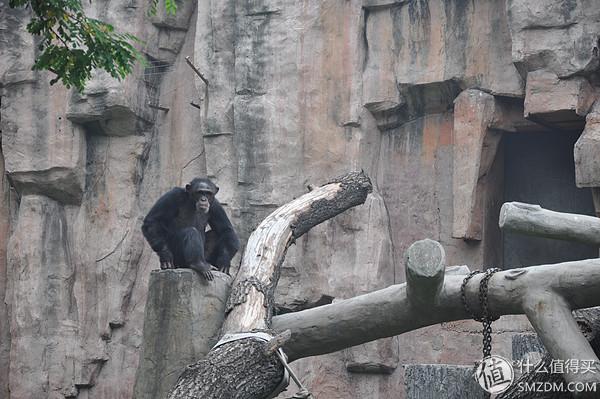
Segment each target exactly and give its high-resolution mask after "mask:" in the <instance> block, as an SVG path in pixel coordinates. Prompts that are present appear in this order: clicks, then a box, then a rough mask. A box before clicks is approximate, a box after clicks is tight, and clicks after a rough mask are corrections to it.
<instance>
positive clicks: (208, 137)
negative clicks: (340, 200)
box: [0, 0, 600, 399]
mask: <svg viewBox="0 0 600 399" xmlns="http://www.w3.org/2000/svg"><path fill="white" fill-rule="evenodd" d="M84 3H85V7H86V8H87V11H88V12H89V13H90V15H92V16H95V17H97V18H101V19H104V20H106V21H108V22H110V23H113V24H114V25H116V26H118V27H119V28H120V29H125V30H126V31H127V32H130V33H133V34H135V35H137V36H138V37H140V38H141V39H142V40H143V43H144V45H143V48H142V50H143V51H144V53H145V54H146V56H147V59H148V63H147V65H145V66H141V65H140V66H138V67H137V69H136V71H135V72H134V73H133V74H132V75H131V76H130V77H128V78H127V79H125V81H123V82H117V81H115V80H113V79H111V78H110V77H108V76H106V75H105V74H103V73H97V74H96V75H95V76H94V78H93V79H92V81H91V82H90V83H89V84H88V86H87V88H86V90H84V92H83V93H75V92H72V91H69V90H67V89H65V88H64V87H61V86H60V85H59V84H57V85H54V86H49V85H48V81H49V80H50V76H49V74H47V73H41V72H32V71H31V70H30V67H31V65H32V63H33V59H34V56H35V54H36V49H35V45H34V42H35V40H34V38H32V37H31V36H30V35H29V34H27V33H26V32H25V30H24V26H25V25H26V23H27V16H28V15H27V10H9V9H8V8H7V0H0V5H1V11H0V50H1V53H2V54H3V56H2V60H1V61H0V96H1V97H0V100H1V102H0V104H1V105H0V126H1V129H2V156H3V157H2V161H3V162H1V166H0V167H1V168H3V169H2V170H3V171H4V172H5V173H3V176H5V178H3V180H2V181H1V182H0V193H1V196H0V296H2V297H3V298H4V302H3V303H0V305H2V306H0V397H8V398H11V399H22V398H45V397H47V398H53V399H54V398H94V399H103V398H106V399H108V398H110V399H119V398H131V397H132V395H133V387H134V378H135V373H136V368H137V365H138V362H139V361H140V352H139V349H140V345H141V336H142V328H143V316H144V306H145V302H146V297H147V290H148V284H149V276H150V271H151V270H152V269H156V268H158V261H157V258H156V256H154V254H153V253H152V251H151V250H150V248H149V247H148V245H147V244H146V243H145V242H144V239H143V237H142V235H141V231H140V223H141V219H142V217H143V216H144V214H145V213H146V212H147V211H148V209H149V208H150V206H151V205H152V204H153V202H154V201H155V200H156V199H157V198H158V197H159V196H160V194H161V193H163V192H164V191H166V190H167V189H169V188H170V187H172V186H175V185H182V184H185V182H187V181H188V180H190V179H191V178H192V177H194V176H197V175H207V176H209V177H210V178H212V179H214V180H215V181H216V182H217V184H218V185H219V186H220V187H221V191H220V192H219V197H220V199H221V202H222V203H223V204H224V205H225V207H226V209H227V211H228V213H229V214H230V215H231V217H232V220H233V222H234V225H235V226H236V228H237V229H238V231H239V232H240V234H241V236H242V238H244V239H245V238H247V237H248V235H249V233H250V232H251V231H252V229H253V228H254V227H255V226H256V225H257V224H258V222H259V221H260V220H261V219H262V218H263V217H264V216H266V215H267V214H268V213H270V212H271V211H272V210H273V209H275V208H276V207H278V206H279V205H281V204H282V203H285V202H287V201H288V200H290V199H291V198H293V197H295V196H298V195H299V194H301V193H303V192H304V191H305V190H306V186H307V184H315V183H317V184H318V183H323V182H325V181H326V180H327V179H328V178H330V177H333V176H336V175H338V174H342V173H344V172H346V171H348V170H350V169H359V168H362V169H364V170H365V171H366V172H367V173H368V174H369V175H370V176H371V177H372V180H373V182H374V185H375V190H374V192H373V194H372V195H371V196H370V197H369V199H368V200H367V203H366V204H365V205H364V206H362V207H360V208H357V209H353V210H351V211H349V212H347V213H345V214H343V215H340V216H339V217H337V218H336V219H334V220H331V221H328V222H327V223H324V224H323V225H321V226H319V227H317V228H315V229H313V230H312V231H310V232H309V233H308V234H307V235H306V236H305V237H304V238H302V239H301V240H299V241H298V243H297V245H296V246H295V247H293V248H292V249H291V250H290V251H289V254H288V258H287V260H286V262H285V263H284V265H283V271H282V279H281V282H280V285H279V288H278V297H277V302H278V308H279V310H280V311H290V310H295V309H301V308H305V307H310V306H317V305H319V304H322V303H327V302H328V301H332V300H335V299H339V298H347V297H351V296H354V295H357V294H360V293H363V292H367V291H370V290H374V289H377V288H381V287H384V286H387V285H390V284H392V283H399V282H402V281H403V279H404V266H403V253H404V250H405V249H406V248H407V247H408V246H409V245H410V244H411V243H412V242H413V241H415V240H418V239H422V238H426V237H429V238H433V239H436V240H439V241H440V242H441V243H442V244H443V245H444V247H445V249H446V253H447V258H448V261H449V264H469V265H470V266H471V268H481V267H482V266H483V265H492V264H494V265H502V264H503V259H502V253H503V251H502V248H501V246H502V239H501V234H500V232H499V230H498V228H497V227H496V226H497V218H498V209H499V205H500V204H501V203H502V201H503V199H504V197H503V195H504V194H503V193H504V188H503V178H504V156H503V151H504V148H503V145H502V137H504V136H505V135H508V134H519V133H522V132H538V133H540V140H543V137H544V136H543V133H544V132H547V131H552V130H561V129H562V130H577V131H579V132H581V131H583V132H584V133H583V135H582V136H581V138H580V140H579V141H578V143H577V144H576V145H575V166H576V175H577V180H576V181H577V184H578V185H579V186H580V187H586V190H588V191H589V188H588V187H591V188H592V191H593V192H594V193H595V199H596V203H597V204H600V200H599V199H598V198H600V195H599V194H598V193H599V192H600V176H599V174H598V173H600V172H599V170H600V168H599V166H598V160H597V156H596V154H598V153H599V151H600V140H599V139H598V137H600V130H598V126H599V125H598V123H597V121H598V117H597V116H598V112H597V111H598V106H597V104H596V106H593V104H594V102H595V100H596V98H597V94H598V86H599V80H598V67H599V62H600V58H599V52H600V50H599V43H598V32H600V24H599V23H598V21H599V20H600V9H599V8H598V7H597V4H596V2H595V0H569V1H558V0H541V1H536V2H530V1H527V0H506V1H495V0H481V1H465V0H450V1H442V0H329V1H312V0H311V1H302V2H284V1H280V0H257V1H235V0H223V1H209V0H199V1H198V2H181V3H180V4H179V8H178V12H177V15H176V16H170V15H166V14H165V13H164V12H163V11H162V9H161V8H160V6H159V9H160V10H161V11H160V12H159V13H158V15H156V16H154V17H147V10H146V7H147V4H146V3H145V2H139V1H136V0H113V1H106V0H98V1H94V2H91V3H89V2H84ZM188 56H189V57H190V60H191V61H192V62H193V63H194V64H195V65H196V66H197V67H198V69H199V70H200V71H201V72H202V73H203V74H204V76H206V78H207V79H208V82H209V83H208V85H205V84H204V82H203V81H202V80H200V79H199V78H198V77H197V76H196V75H195V74H194V72H193V71H192V70H191V68H189V66H188V65H187V64H186V61H185V58H186V57H188ZM190 103H194V104H195V105H196V106H192V105H191V104H190ZM592 110H593V111H592ZM586 121H587V122H586ZM541 189H545V190H551V189H553V188H552V187H543V188H541ZM589 197H590V203H591V201H592V196H591V194H590V195H589ZM597 207H600V205H597ZM558 210H560V209H558ZM596 211H599V210H598V208H597V209H596ZM390 317H393V315H390ZM496 324H497V325H496ZM496 324H495V329H496V331H499V333H498V334H497V335H496V338H495V341H494V342H495V347H496V348H498V351H499V352H500V353H501V354H505V355H506V356H510V353H511V341H510V340H511V337H512V334H513V333H515V332H523V331H527V330H529V329H530V327H529V325H528V323H526V322H524V321H523V320H522V319H521V318H518V317H515V318H503V320H501V321H500V322H498V323H496ZM477 330H478V325H477V323H474V322H459V323H448V324H444V325H441V326H435V327H431V328H427V329H423V330H419V331H415V332H413V333H409V334H405V335H403V336H401V337H396V338H390V339H386V340H382V341H381V342H374V343H370V344H367V345H363V346H361V347H356V348H350V349H348V350H345V351H342V352H340V353H336V354H331V355H327V356H322V357H318V358H310V359H303V360H301V361H299V362H297V363H295V366H294V367H295V368H296V369H298V370H299V371H300V373H301V374H302V376H303V380H304V381H305V382H306V383H307V385H308V386H310V387H311V388H312V390H313V392H314V393H315V394H316V395H317V397H322V398H329V399H335V398H341V397H343V398H358V397H369V398H374V399H377V398H387V397H390V395H392V394H393V395H394V397H399V398H403V397H405V396H406V392H411V389H410V388H409V389H405V388H404V384H405V382H406V384H408V385H409V387H410V383H411V382H410V381H408V380H407V381H405V375H406V376H407V378H408V379H410V378H409V377H410V376H411V375H420V374H419V373H420V372H421V371H422V370H421V369H418V368H417V369H414V368H413V369H411V370H413V371H414V372H411V373H408V374H405V371H404V368H403V365H408V364H419V363H452V364H459V365H461V364H462V365H468V364H472V362H473V361H474V360H475V359H477V358H478V357H479V356H480V354H479V353H480V350H479V347H480V340H481V337H480V336H479V335H478V333H477ZM415 370H416V371H415ZM419 370H421V371H419ZM413 391H414V389H413Z"/></svg>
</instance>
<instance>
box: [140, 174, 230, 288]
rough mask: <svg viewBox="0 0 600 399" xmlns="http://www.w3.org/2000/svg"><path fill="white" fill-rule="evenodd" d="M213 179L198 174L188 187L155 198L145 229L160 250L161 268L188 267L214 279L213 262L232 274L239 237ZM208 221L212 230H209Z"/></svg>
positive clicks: (220, 268) (150, 239)
mask: <svg viewBox="0 0 600 399" xmlns="http://www.w3.org/2000/svg"><path fill="white" fill-rule="evenodd" d="M218 191H219V187H217V186H216V185H215V184H214V183H213V182H212V181H210V180H209V179H205V178H195V179H194V180H192V181H191V182H190V183H189V184H187V185H186V186H185V190H184V189H183V188H180V187H175V188H174V189H172V190H171V191H169V192H167V193H166V194H164V195H163V196H162V197H160V198H159V199H158V201H156V204H154V206H153V207H152V209H150V212H148V215H146V217H145V218H144V223H143V225H142V232H143V233H144V237H146V240H147V241H148V243H149V244H150V246H151V247H152V249H153V250H154V251H155V252H156V253H157V254H158V257H159V258H160V268H161V269H174V268H178V267H186V268H187V267H189V268H192V269H194V270H196V271H198V272H199V273H200V274H201V275H202V276H203V277H204V278H205V279H207V280H212V279H213V274H212V272H211V265H214V266H216V267H217V268H218V270H219V271H222V272H224V273H227V274H229V266H230V263H231V258H233V256H234V255H235V254H236V252H237V251H238V250H239V249H240V241H239V239H238V236H237V234H236V233H235V231H234V230H233V226H232V225H231V222H230V221H229V218H228V217H227V214H226V213H225V210H224V209H223V207H222V206H221V204H220V203H219V201H217V199H216V198H215V195H216V194H217V192H218ZM206 224H208V225H210V228H211V230H210V231H209V232H208V233H206V232H205V228H206Z"/></svg>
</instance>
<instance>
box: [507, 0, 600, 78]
mask: <svg viewBox="0 0 600 399" xmlns="http://www.w3.org/2000/svg"><path fill="white" fill-rule="evenodd" d="M506 7H507V12H508V16H509V23H508V25H509V27H510V32H511V38H512V60H513V62H514V63H515V65H516V67H517V68H518V69H519V72H521V73H522V74H523V77H525V75H526V73H527V72H530V71H535V70H538V69H547V70H549V71H551V72H554V73H555V74H556V75H558V76H559V77H569V76H572V75H574V74H590V73H592V72H593V71H594V69H596V68H597V67H598V62H599V55H600V54H599V49H598V42H597V40H598V37H597V36H598V24H599V23H600V22H599V21H600V20H599V19H598V15H599V14H600V9H599V8H598V7H597V4H596V3H595V1H594V0H574V1H562V0H540V1H529V0H508V1H507V2H506Z"/></svg>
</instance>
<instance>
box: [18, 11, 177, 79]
mask: <svg viewBox="0 0 600 399" xmlns="http://www.w3.org/2000/svg"><path fill="white" fill-rule="evenodd" d="M9 5H10V7H11V8H19V7H29V8H30V9H31V11H32V17H31V21H30V22H29V23H28V24H27V31H28V32H29V33H31V34H33V35H36V36H37V37H38V39H39V40H38V41H37V46H38V50H39V53H38V56H37V58H36V60H35V63H34V65H33V69H34V70H48V71H50V72H52V73H54V74H55V75H56V77H55V78H53V79H52V80H51V81H50V84H54V83H56V82H58V81H59V80H60V81H61V82H62V83H63V84H64V85H65V86H66V87H75V88H76V89H77V90H79V91H82V90H83V88H84V87H85V83H86V82H87V81H88V80H89V79H90V77H91V74H92V71H93V70H94V69H96V68H99V69H103V70H105V71H106V72H108V73H109V74H110V76H112V77H114V78H117V79H119V80H121V79H123V78H125V77H126V76H127V75H128V74H130V73H131V71H132V70H133V67H134V65H135V62H136V61H138V60H139V61H142V60H143V56H142V54H141V52H140V51H139V50H137V49H136V48H135V47H134V44H136V43H140V40H139V39H137V38H136V37H135V36H134V35H131V34H128V33H118V32H116V31H115V29H114V27H113V26H112V25H110V24H108V23H105V22H102V21H99V20H97V19H94V18H89V17H87V16H86V15H85V13H84V11H83V7H82V5H81V1H80V0H10V1H9ZM157 5H158V0H151V3H150V12H151V13H156V9H157ZM165 8H166V10H167V13H170V14H174V13H175V11H176V9H177V6H176V4H175V0H166V1H165Z"/></svg>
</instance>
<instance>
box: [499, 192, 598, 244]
mask: <svg viewBox="0 0 600 399" xmlns="http://www.w3.org/2000/svg"><path fill="white" fill-rule="evenodd" d="M499 224H500V228H501V229H504V230H507V231H514V232H518V233H522V234H527V235H532V236H538V237H546V238H555V239H559V240H568V241H577V242H582V243H586V244H591V245H596V246H600V218H597V217H593V216H586V215H577V214H572V213H562V212H554V211H549V210H546V209H543V208H542V207H541V206H539V205H531V204H525V203H522V202H507V203H505V204H504V205H502V209H501V210H500V221H499Z"/></svg>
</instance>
